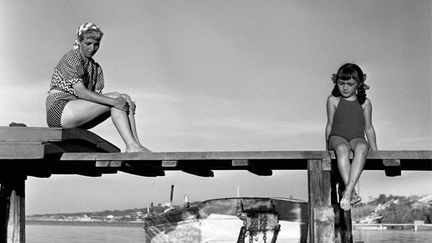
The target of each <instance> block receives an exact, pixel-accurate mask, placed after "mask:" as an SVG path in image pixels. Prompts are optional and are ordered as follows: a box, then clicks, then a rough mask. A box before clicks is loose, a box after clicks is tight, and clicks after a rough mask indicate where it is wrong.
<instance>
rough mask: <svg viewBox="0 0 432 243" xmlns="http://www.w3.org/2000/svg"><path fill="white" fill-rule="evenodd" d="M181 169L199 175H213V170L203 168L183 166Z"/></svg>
mask: <svg viewBox="0 0 432 243" xmlns="http://www.w3.org/2000/svg"><path fill="white" fill-rule="evenodd" d="M181 171H183V172H186V173H188V174H192V175H196V176H201V177H214V173H213V171H211V170H208V169H205V168H183V169H181Z"/></svg>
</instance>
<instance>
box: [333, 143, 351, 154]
mask: <svg viewBox="0 0 432 243" xmlns="http://www.w3.org/2000/svg"><path fill="white" fill-rule="evenodd" d="M334 151H335V153H336V154H349V152H350V148H349V147H348V146H347V145H346V144H338V145H336V146H334Z"/></svg>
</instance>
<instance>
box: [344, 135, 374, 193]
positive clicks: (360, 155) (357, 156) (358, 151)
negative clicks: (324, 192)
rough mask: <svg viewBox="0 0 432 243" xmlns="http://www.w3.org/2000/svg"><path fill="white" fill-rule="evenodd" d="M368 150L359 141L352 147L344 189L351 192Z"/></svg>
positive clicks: (366, 146) (364, 162) (361, 170)
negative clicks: (352, 155)
mask: <svg viewBox="0 0 432 243" xmlns="http://www.w3.org/2000/svg"><path fill="white" fill-rule="evenodd" d="M368 151H369V147H368V145H367V144H364V143H359V144H357V145H356V147H355V148H354V158H353V161H352V164H351V170H350V172H349V178H348V183H346V189H345V191H347V192H349V193H351V194H352V192H353V191H354V187H355V185H356V184H357V181H358V180H359V178H360V175H361V173H362V172H363V168H364V166H365V164H366V157H367V154H368Z"/></svg>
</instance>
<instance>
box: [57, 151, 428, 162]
mask: <svg viewBox="0 0 432 243" xmlns="http://www.w3.org/2000/svg"><path fill="white" fill-rule="evenodd" d="M328 154H329V152H327V151H220V152H144V153H65V154H63V156H62V158H61V160H63V161H68V160H70V161H73V160H123V161H145V160H166V161H169V160H233V161H235V163H237V162H239V163H243V162H244V161H245V160H274V159H279V160H280V159H286V160H294V159H299V160H309V159H322V158H326V157H328ZM330 158H331V159H335V156H334V153H333V152H330ZM368 159H371V160H383V159H400V160H405V159H409V160H432V151H371V152H369V155H368Z"/></svg>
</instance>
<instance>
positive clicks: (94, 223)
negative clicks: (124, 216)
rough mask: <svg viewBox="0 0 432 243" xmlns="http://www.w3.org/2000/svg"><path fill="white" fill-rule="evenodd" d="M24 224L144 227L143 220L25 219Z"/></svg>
mask: <svg viewBox="0 0 432 243" xmlns="http://www.w3.org/2000/svg"><path fill="white" fill-rule="evenodd" d="M25 223H26V225H71V226H118V227H140V228H142V227H144V222H107V221H60V220H58V221H57V220H34V219H26V221H25Z"/></svg>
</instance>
